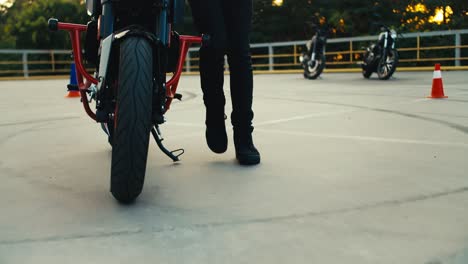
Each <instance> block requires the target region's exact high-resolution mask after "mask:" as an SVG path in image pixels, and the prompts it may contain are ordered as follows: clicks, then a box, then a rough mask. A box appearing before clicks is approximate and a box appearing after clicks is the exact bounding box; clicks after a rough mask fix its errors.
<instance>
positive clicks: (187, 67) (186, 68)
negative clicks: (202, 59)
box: [185, 50, 191, 72]
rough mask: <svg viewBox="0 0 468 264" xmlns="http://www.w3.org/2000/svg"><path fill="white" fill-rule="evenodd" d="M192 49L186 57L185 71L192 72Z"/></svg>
mask: <svg viewBox="0 0 468 264" xmlns="http://www.w3.org/2000/svg"><path fill="white" fill-rule="evenodd" d="M190 59H191V58H190V50H189V51H187V56H186V57H185V72H190Z"/></svg>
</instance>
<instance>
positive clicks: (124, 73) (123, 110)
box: [111, 37, 153, 204]
mask: <svg viewBox="0 0 468 264" xmlns="http://www.w3.org/2000/svg"><path fill="white" fill-rule="evenodd" d="M152 79H153V52H152V47H151V45H150V43H149V42H148V40H146V39H144V38H141V37H129V38H126V39H124V40H123V41H122V42H121V45H120V59H119V75H118V90H117V104H116V109H115V113H114V131H113V138H112V167H111V193H112V195H113V196H114V197H115V198H116V199H117V200H118V201H119V202H121V203H126V204H127V203H131V202H133V201H134V200H135V199H136V198H137V197H138V195H140V193H141V191H142V190H143V184H144V181H145V171H146V161H147V156H148V145H149V136H150V131H151V126H152V125H151V124H152V122H151V113H152V89H153V81H152Z"/></svg>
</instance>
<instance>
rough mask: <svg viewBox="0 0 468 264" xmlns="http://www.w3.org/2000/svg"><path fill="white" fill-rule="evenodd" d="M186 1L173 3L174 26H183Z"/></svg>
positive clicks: (175, 0) (176, 0)
mask: <svg viewBox="0 0 468 264" xmlns="http://www.w3.org/2000/svg"><path fill="white" fill-rule="evenodd" d="M184 7H185V1H184V0H173V1H172V18H173V19H174V21H173V23H174V26H178V25H182V24H183V22H184Z"/></svg>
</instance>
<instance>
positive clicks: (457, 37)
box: [455, 33, 461, 67]
mask: <svg viewBox="0 0 468 264" xmlns="http://www.w3.org/2000/svg"><path fill="white" fill-rule="evenodd" d="M460 46H461V38H460V33H457V34H455V66H457V67H458V66H460Z"/></svg>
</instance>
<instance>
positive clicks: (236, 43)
mask: <svg viewBox="0 0 468 264" xmlns="http://www.w3.org/2000/svg"><path fill="white" fill-rule="evenodd" d="M223 11H224V17H225V24H226V32H227V40H228V61H229V70H230V74H231V76H230V83H231V99H232V108H233V111H232V114H231V122H232V125H233V128H234V144H235V148H236V157H237V159H238V161H239V162H240V163H241V164H246V165H250V164H257V163H259V162H260V154H259V152H258V151H257V149H256V148H255V146H254V144H253V140H252V131H253V126H252V119H253V116H254V114H253V111H252V101H253V100H252V97H253V76H252V59H251V54H250V31H251V28H252V0H238V1H225V2H224V6H223Z"/></svg>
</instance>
